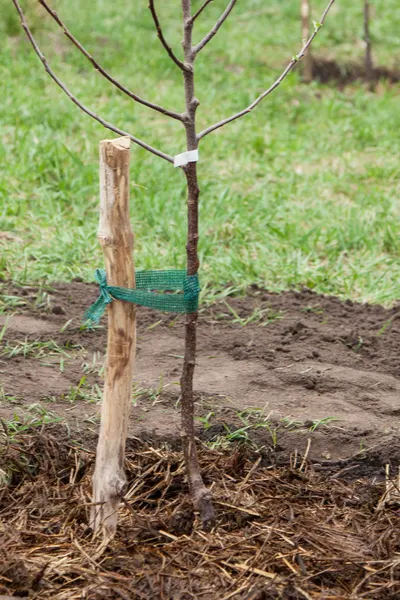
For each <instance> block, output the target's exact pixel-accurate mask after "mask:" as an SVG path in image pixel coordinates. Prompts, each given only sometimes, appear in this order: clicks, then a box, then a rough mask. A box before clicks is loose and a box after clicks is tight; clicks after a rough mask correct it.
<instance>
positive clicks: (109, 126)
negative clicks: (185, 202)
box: [12, 0, 174, 163]
mask: <svg viewBox="0 0 400 600" xmlns="http://www.w3.org/2000/svg"><path fill="white" fill-rule="evenodd" d="M12 1H13V4H14V6H15V8H16V9H17V11H18V14H19V17H20V20H21V25H22V27H23V29H24V31H25V33H26V35H27V37H28V39H29V41H30V43H31V45H32V47H33V49H34V51H35V52H36V54H37V55H38V57H39V58H40V60H41V61H42V63H43V66H44V68H45V70H46V72H47V73H48V74H49V75H50V77H51V78H52V79H53V81H55V82H56V84H57V85H58V86H59V87H60V88H61V89H62V90H63V92H65V94H66V95H67V96H68V98H69V99H70V100H72V102H73V103H74V104H76V106H78V107H79V108H80V109H81V110H82V111H83V112H84V113H86V114H87V115H89V117H92V119H94V120H95V121H98V123H100V124H101V125H103V127H105V128H106V129H110V130H111V131H114V133H118V134H119V135H122V136H128V137H129V138H130V139H131V140H132V142H134V143H135V144H138V146H141V147H142V148H144V149H145V150H148V151H149V152H151V153H152V154H155V155H156V156H160V157H161V158H163V159H164V160H167V161H168V162H171V163H173V162H174V159H173V158H172V156H169V155H168V154H165V153H164V152H161V150H157V149H156V148H153V147H152V146H149V144H146V143H145V142H142V140H139V139H138V138H136V137H134V136H133V135H131V134H130V133H126V132H125V131H122V129H119V128H118V127H115V126H114V125H112V124H111V123H108V122H107V121H104V119H102V118H101V117H99V115H97V114H96V113H94V112H93V111H91V110H90V109H89V108H87V107H86V106H85V105H84V104H82V103H81V102H80V101H79V100H78V99H77V98H75V96H74V95H73V94H72V93H71V92H70V91H69V89H68V88H67V87H66V85H64V83H63V82H62V81H61V80H60V79H59V78H58V77H57V75H56V74H55V73H54V72H53V71H52V69H51V68H50V66H49V64H48V62H47V60H46V57H45V56H44V54H43V53H42V51H41V50H40V48H39V46H38V45H37V43H36V41H35V39H34V37H33V35H32V32H31V30H30V29H29V26H28V24H27V22H26V19H25V15H24V13H23V12H22V8H21V6H20V5H19V2H18V0H12Z"/></svg>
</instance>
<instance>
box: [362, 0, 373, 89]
mask: <svg viewBox="0 0 400 600" xmlns="http://www.w3.org/2000/svg"><path fill="white" fill-rule="evenodd" d="M369 17H370V11H369V2H368V0H365V1H364V42H365V79H366V81H367V83H368V87H369V89H370V90H371V91H373V89H374V67H373V63H372V50H371V38H370V35H369Z"/></svg>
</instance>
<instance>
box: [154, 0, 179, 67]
mask: <svg viewBox="0 0 400 600" xmlns="http://www.w3.org/2000/svg"><path fill="white" fill-rule="evenodd" d="M149 9H150V12H151V14H152V17H153V21H154V25H155V26H156V29H157V35H158V38H159V40H160V42H161V44H162V45H163V46H164V48H165V49H166V51H167V53H168V56H169V57H170V58H171V59H172V60H173V61H174V63H175V64H176V65H178V67H179V68H180V69H181V70H182V71H185V70H186V67H185V64H184V63H183V62H182V61H181V60H179V58H178V57H177V56H175V54H174V52H173V50H172V48H171V46H169V45H168V43H167V40H166V39H165V37H164V33H163V30H162V28H161V25H160V21H159V20H158V15H157V12H156V7H155V6H154V0H149Z"/></svg>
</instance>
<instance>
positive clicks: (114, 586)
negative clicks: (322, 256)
mask: <svg viewBox="0 0 400 600" xmlns="http://www.w3.org/2000/svg"><path fill="white" fill-rule="evenodd" d="M1 293H2V294H4V295H6V296H14V299H12V303H13V305H14V308H13V309H12V311H11V312H10V313H9V314H5V315H2V316H0V335H2V339H1V344H0V382H1V385H0V393H1V394H0V416H1V417H2V418H3V419H5V420H8V419H11V418H12V417H13V420H12V422H13V424H12V423H11V424H9V426H8V428H9V433H10V431H11V432H12V428H13V427H17V428H18V426H17V425H16V418H17V416H18V415H19V417H20V418H21V423H22V422H30V423H31V429H29V430H28V432H24V431H21V432H20V433H19V434H17V435H16V437H15V436H12V437H11V438H9V440H8V442H7V443H6V444H5V448H6V451H5V452H4V453H3V455H2V456H1V457H0V459H1V460H0V476H2V471H1V469H3V475H4V473H6V474H8V475H7V476H8V478H10V477H11V479H10V480H9V481H8V484H7V485H6V486H5V487H4V486H3V491H2V492H1V491H0V548H2V549H3V555H2V557H1V556H0V594H1V593H11V592H12V593H15V594H17V595H18V594H19V595H21V596H27V595H29V596H32V597H34V598H55V599H57V600H63V599H64V598H65V599H66V598H68V599H69V598H71V599H72V598H89V599H90V600H92V599H93V600H97V599H100V598H129V599H133V600H136V599H139V598H149V599H152V598H154V599H157V600H158V599H160V600H161V599H168V600H175V599H176V600H189V599H191V598H207V600H222V599H226V600H228V599H229V598H234V600H263V599H270V598H271V599H272V598H285V599H287V600H291V599H295V598H296V599H299V600H300V599H302V600H304V599H309V598H315V599H317V598H318V599H319V598H321V599H322V598H324V599H333V598H335V599H341V598H353V599H358V598H368V599H369V598H371V599H375V598H376V599H380V598H393V599H394V598H397V597H399V594H400V587H399V585H398V582H399V580H400V577H399V573H398V570H399V562H398V554H397V559H396V552H397V553H398V552H399V550H400V546H399V537H398V536H399V534H398V527H397V526H396V517H397V521H398V516H399V512H398V508H399V503H398V492H396V490H395V488H393V489H392V490H391V492H394V499H393V497H392V494H389V496H390V498H389V496H385V494H386V487H385V486H386V483H385V481H384V474H385V466H386V468H388V469H389V471H390V473H391V474H395V473H396V471H397V468H398V465H399V463H400V460H399V459H400V445H399V439H400V434H399V416H400V405H399V402H398V398H399V390H400V382H399V376H400V366H399V363H398V356H399V351H400V307H399V306H395V307H393V308H392V309H389V310H388V309H384V308H383V307H381V306H369V305H359V304H354V303H352V302H350V301H347V302H344V303H343V302H341V301H340V300H338V299H337V298H333V297H322V296H317V295H316V294H314V293H312V292H311V291H309V290H304V291H302V292H287V293H283V294H279V295H278V294H272V293H268V292H266V291H265V290H260V289H258V288H253V289H251V290H249V293H248V296H247V297H246V298H235V297H228V298H227V301H226V302H223V303H220V304H217V305H213V306H212V307H210V308H207V309H205V310H203V311H202V313H201V316H200V322H199V359H198V367H197V371H196V383H195V385H196V399H197V403H196V405H197V406H196V410H197V415H198V417H199V421H198V425H197V432H198V436H199V438H200V439H201V440H203V442H207V443H208V446H209V447H210V446H211V447H212V448H214V450H209V449H207V448H206V445H205V443H204V444H203V447H204V451H202V453H201V460H202V468H203V472H204V473H205V476H206V480H207V483H208V484H209V485H212V486H213V494H214V497H215V499H216V506H217V509H218V518H219V523H218V529H217V531H216V532H215V533H212V534H203V533H202V532H200V531H199V530H198V524H197V521H196V519H194V516H193V515H192V512H191V510H190V505H189V503H188V500H187V489H186V484H185V480H184V472H183V467H182V463H181V456H180V453H179V387H178V385H177V382H178V379H179V373H180V368H181V362H182V353H183V341H182V340H183V317H178V318H176V317H175V316H165V315H162V314H159V313H155V312H152V311H150V310H147V309H141V308H140V309H139V331H138V333H139V336H138V346H139V347H138V365H137V370H136V382H135V390H134V400H135V402H136V403H137V405H136V406H134V408H133V410H132V416H131V422H130V427H129V434H130V441H129V443H128V449H129V452H128V459H127V466H128V475H129V481H130V489H131V491H132V493H131V494H129V493H128V501H129V507H128V506H127V507H126V509H124V510H122V517H121V518H122V527H121V528H120V530H119V535H118V537H117V539H116V540H115V542H113V544H112V545H111V546H110V548H109V549H108V550H107V551H104V552H103V554H99V553H98V548H97V545H96V544H97V543H96V541H93V540H92V539H91V536H90V534H89V533H88V531H87V528H86V525H85V524H86V523H87V514H86V513H87V503H89V501H90V474H91V469H92V464H93V451H94V448H95V440H96V434H97V424H98V416H99V402H98V400H99V387H101V384H102V377H101V366H102V364H103V361H104V352H105V340H106V337H105V336H106V331H105V328H104V327H103V328H101V329H94V330H91V331H88V330H86V331H82V330H81V329H80V323H81V319H82V315H83V313H84V310H85V308H87V307H88V306H89V305H90V303H91V302H93V301H94V300H95V299H96V297H97V289H96V288H95V287H94V286H92V285H87V284H84V283H81V282H74V283H72V284H62V285H54V286H53V287H52V288H49V289H48V290H41V291H40V293H38V290H37V289H35V288H30V287H25V288H13V287H12V286H8V285H3V289H2V290H1ZM3 299H4V296H3ZM17 299H18V300H17ZM10 303H11V302H10ZM17 304H18V306H17ZM104 324H105V323H104V322H103V325H104ZM2 328H3V330H2ZM33 342H36V344H35V345H33V344H32V343H33ZM45 343H47V345H46V344H45ZM51 343H52V344H51ZM54 343H57V344H58V346H55V345H54ZM24 349H25V356H24V353H23V350H24ZM60 350H62V351H63V352H64V353H65V354H60ZM99 371H100V373H99ZM97 386H99V387H97ZM55 415H58V416H60V417H62V423H60V424H57V425H50V426H46V428H45V430H44V431H42V432H37V433H35V431H34V430H35V427H33V426H34V425H35V426H36V429H37V425H40V424H41V423H42V422H43V421H44V420H46V419H49V418H50V419H52V418H54V417H55ZM327 417H334V418H335V420H333V419H327ZM201 419H203V420H201ZM65 423H66V424H67V427H65ZM6 428H7V427H6ZM19 428H20V430H21V426H20V427H19ZM68 432H70V433H69V434H68ZM71 432H72V434H71ZM71 435H72V438H73V439H75V440H78V442H72V441H71ZM0 437H1V436H0ZM235 439H236V441H237V442H238V441H239V442H240V441H241V442H247V443H245V444H239V445H237V444H233V443H232V441H233V440H235ZM165 442H168V444H169V445H168V449H167V447H166V446H165ZM199 443H200V442H199ZM3 445H4V444H3ZM0 446H1V440H0ZM10 469H11V470H10ZM10 473H11V474H10ZM366 477H367V479H365V478H366ZM133 486H139V487H138V488H135V492H134V493H133ZM0 490H1V483H0ZM382 499H384V500H386V501H387V502H383V500H382ZM389 500H390V501H389ZM149 523H151V525H149Z"/></svg>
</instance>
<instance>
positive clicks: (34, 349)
mask: <svg viewBox="0 0 400 600" xmlns="http://www.w3.org/2000/svg"><path fill="white" fill-rule="evenodd" d="M0 336H1V334H0ZM0 341H1V337H0ZM70 348H71V349H78V348H80V346H75V345H72V346H70ZM57 354H62V355H63V356H65V357H67V358H71V356H70V355H69V354H68V353H67V352H66V351H65V348H62V347H61V346H59V345H58V344H57V342H54V341H53V340H50V341H47V342H43V341H41V340H33V341H29V340H28V338H25V340H24V341H17V342H10V341H7V343H6V344H4V345H3V346H1V347H0V356H5V357H6V358H14V357H15V356H23V357H24V358H36V359H40V358H43V357H45V356H54V355H57Z"/></svg>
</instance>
